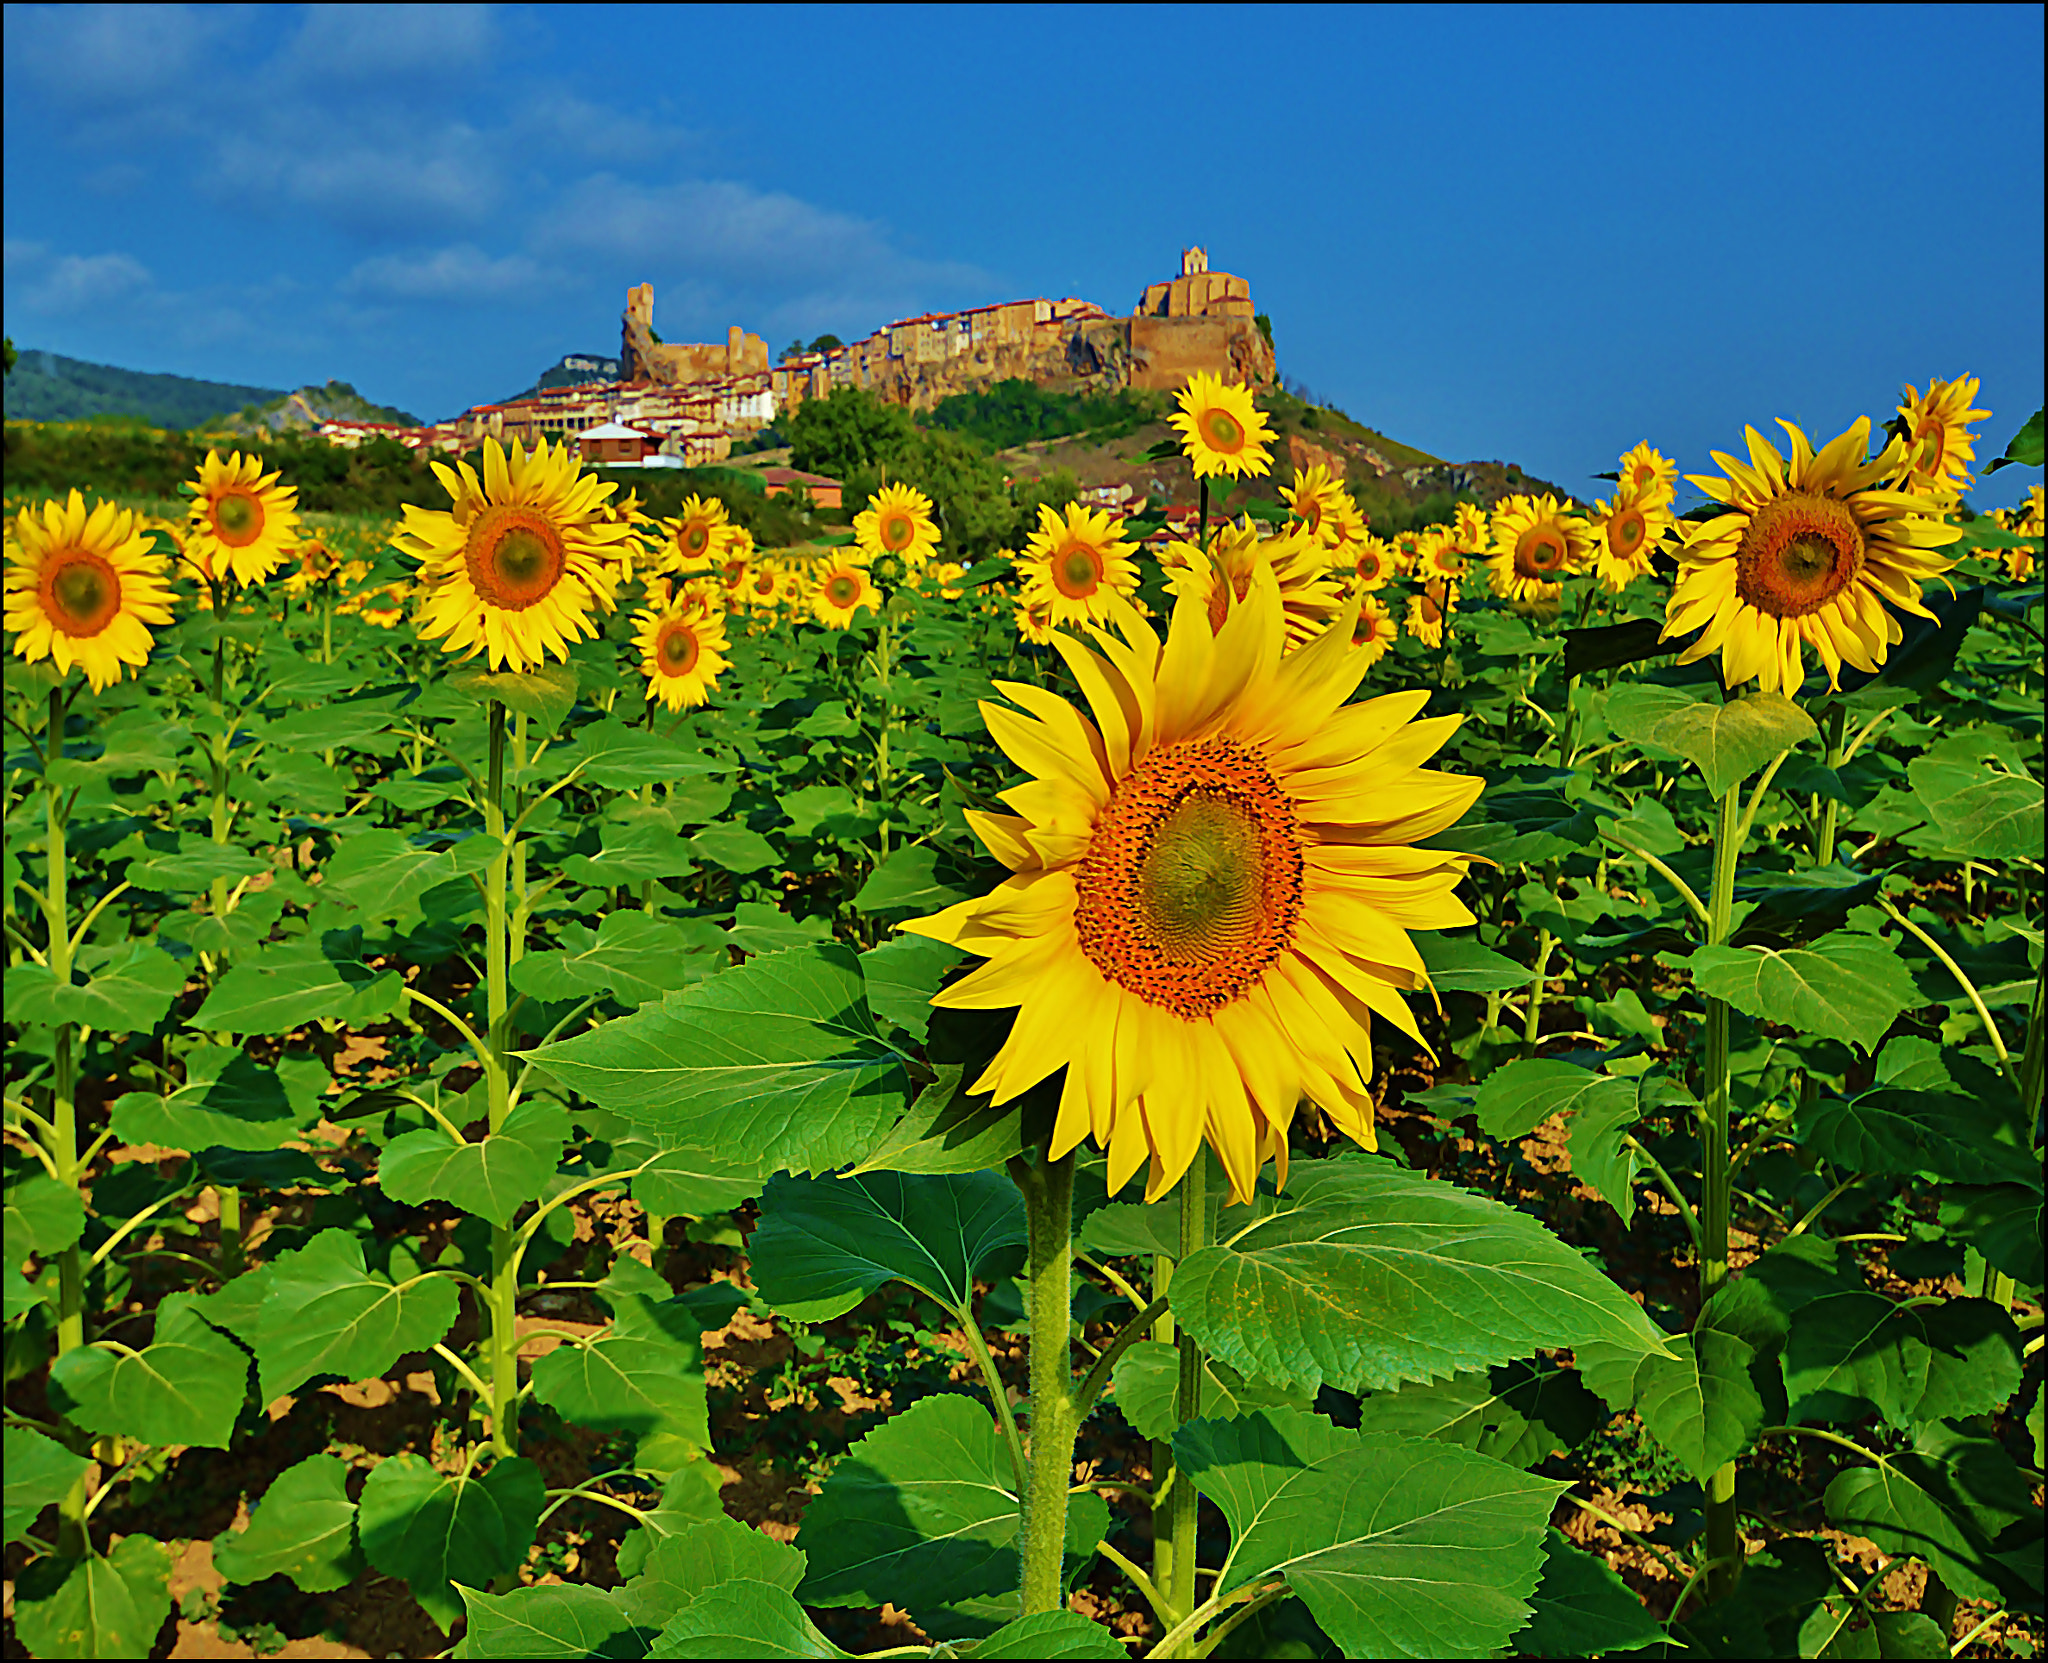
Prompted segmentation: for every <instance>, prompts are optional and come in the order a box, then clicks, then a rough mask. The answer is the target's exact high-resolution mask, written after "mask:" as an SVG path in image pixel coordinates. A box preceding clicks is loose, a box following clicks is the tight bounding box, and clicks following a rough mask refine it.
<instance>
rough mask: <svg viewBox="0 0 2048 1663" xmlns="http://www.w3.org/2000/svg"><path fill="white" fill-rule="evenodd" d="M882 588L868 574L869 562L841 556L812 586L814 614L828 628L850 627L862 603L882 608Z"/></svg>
mask: <svg viewBox="0 0 2048 1663" xmlns="http://www.w3.org/2000/svg"><path fill="white" fill-rule="evenodd" d="M881 604H882V592H881V591H880V590H879V589H877V588H876V587H875V585H874V580H873V579H872V578H870V577H869V576H868V572H867V568H866V567H865V566H858V565H855V564H854V563H853V562H852V561H851V560H841V561H837V562H835V563H834V564H833V565H830V566H827V567H826V568H825V570H824V571H822V572H820V573H819V574H818V580H817V582H816V583H815V584H813V585H812V587H811V616H813V617H814V618H816V619H817V620H818V622H819V623H821V624H823V625H824V626H825V627H826V628H827V629H846V628H848V627H849V626H850V625H851V624H852V623H853V615H854V614H855V613H856V612H858V611H859V610H860V609H861V608H862V607H866V608H867V609H868V610H869V611H870V612H874V611H878V610H880V608H881Z"/></svg>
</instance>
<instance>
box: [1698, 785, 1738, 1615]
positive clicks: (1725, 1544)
mask: <svg viewBox="0 0 2048 1663" xmlns="http://www.w3.org/2000/svg"><path fill="white" fill-rule="evenodd" d="M1741 810H1742V785H1741V782H1740V781H1737V782H1736V783H1735V784H1734V785H1731V786H1730V787H1729V788H1728V791H1727V793H1726V794H1725V795H1724V796H1723V797H1722V798H1721V815H1720V824H1719V826H1718V827H1717V828H1716V831H1715V835H1714V886H1713V890H1712V892H1711V894H1710V895H1709V898H1708V902H1707V906H1708V910H1709V913H1710V915H1711V916H1710V922H1709V925H1708V941H1709V943H1710V944H1711V945H1713V946H1717V947H1718V946H1722V945H1724V944H1725V943H1726V942H1727V940H1728V936H1729V933H1730V930H1729V921H1730V918H1731V915H1732V913H1733V911H1734V905H1735V862H1736V858H1737V856H1738V855H1739V854H1740V853H1741V843H1742V820H1741ZM1706 1004H1707V1020H1706V1059H1705V1064H1706V1065H1705V1079H1704V1081H1703V1082H1702V1083H1703V1085H1704V1087H1705V1090H1704V1092H1703V1093H1702V1098H1703V1102H1704V1104H1705V1107H1704V1110H1703V1112H1702V1115H1701V1121H1700V1144H1701V1148H1700V1303H1701V1304H1702V1305H1705V1304H1706V1302H1707V1301H1708V1300H1709V1299H1711V1298H1713V1297H1714V1295H1715V1294H1716V1293H1717V1292H1719V1291H1720V1288H1721V1286H1722V1284H1723V1283H1725V1282H1726V1281H1727V1280H1728V1219H1729V1211H1730V1206H1731V1203H1732V1200H1733V1186H1734V1170H1733V1167H1732V1165H1731V1163H1730V1160H1729V1139H1728V1119H1729V1107H1728V1098H1729V1079H1728V1004H1727V1001H1726V1000H1723V999H1714V998H1709V999H1708V1000H1707V1002H1706ZM1706 1512H1707V1557H1708V1558H1709V1559H1710V1560H1713V1561H1716V1562H1717V1563H1716V1565H1715V1568H1714V1569H1712V1570H1710V1571H1709V1572H1708V1574H1707V1597H1708V1598H1709V1599H1710V1600H1717V1599H1722V1598H1725V1597H1726V1596H1727V1595H1729V1594H1731V1593H1733V1592H1734V1590H1735V1584H1736V1582H1737V1580H1738V1579H1739V1578H1740V1576H1741V1573H1742V1552H1743V1548H1742V1535H1741V1530H1740V1527H1739V1525H1738V1524H1737V1521H1736V1517H1735V1463H1734V1462H1733V1461H1729V1462H1727V1463H1725V1464H1724V1465H1723V1466H1722V1467H1721V1468H1720V1469H1719V1470H1718V1471H1717V1472H1715V1473H1714V1474H1713V1476H1712V1477H1711V1478H1709V1479H1708V1481H1707V1508H1706Z"/></svg>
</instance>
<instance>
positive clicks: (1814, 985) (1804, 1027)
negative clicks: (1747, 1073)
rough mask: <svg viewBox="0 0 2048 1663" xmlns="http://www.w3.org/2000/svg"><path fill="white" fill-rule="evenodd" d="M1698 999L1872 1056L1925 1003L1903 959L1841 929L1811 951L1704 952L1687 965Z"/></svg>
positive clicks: (1743, 949) (1869, 939) (1887, 948)
mask: <svg viewBox="0 0 2048 1663" xmlns="http://www.w3.org/2000/svg"><path fill="white" fill-rule="evenodd" d="M1685 968H1686V969H1688V970H1690V971H1691V972H1692V979H1693V985H1694V986H1695V987H1697V988H1698V989H1699V990H1700V992H1701V993H1703V994H1706V995H1708V996H1709V997H1711V998H1715V999H1725V1000H1727V1001H1728V1003H1729V1004H1730V1005H1732V1006H1734V1007H1735V1009H1737V1010H1739V1011H1741V1012H1742V1014H1743V1015H1744V1016H1754V1017H1759V1018H1763V1019H1765V1020H1768V1021H1772V1022H1782V1023H1785V1024H1787V1025H1788V1026H1790V1027H1794V1028H1797V1029H1799V1030H1800V1031H1801V1032H1802V1033H1807V1034H1811V1035H1814V1036H1816V1037H1819V1038H1824V1039H1846V1040H1851V1041H1853V1042H1854V1043H1856V1044H1857V1045H1860V1046H1862V1047H1863V1049H1864V1050H1865V1051H1875V1050H1876V1049H1877V1044H1878V1041H1879V1040H1881V1039H1883V1038H1884V1036H1885V1031H1886V1030H1887V1029H1889V1028H1890V1027H1891V1025H1892V1021H1893V1019H1894V1018H1896V1017H1897V1016H1898V1014H1899V1013H1900V1012H1901V1011H1903V1010H1907V1009H1909V1008H1911V1007H1912V1006H1915V1005H1917V1004H1919V1003H1920V995H1919V993H1918V991H1917V990H1916V989H1915V988H1914V986H1913V978H1912V975H1911V974H1910V973H1909V972H1908V971H1907V969H1906V967H1905V965H1904V964H1902V963H1901V962H1900V961H1899V956H1898V952H1897V950H1896V949H1895V948H1893V947H1892V946H1890V945H1889V944H1888V943H1886V942H1882V941H1879V940H1878V939H1877V938H1876V937H1875V936H1868V935H1859V934H1856V933H1854V932H1853V931H1849V930H1837V931H1835V932H1834V933H1833V934H1831V935H1825V936H1822V937H1821V938H1820V940H1819V941H1817V942H1815V943H1814V944H1813V945H1812V946H1811V947H1788V948H1785V949H1783V950H1782V951H1781V950H1779V949H1777V948H1772V947H1700V948H1697V949H1695V950H1694V952H1693V954H1692V956H1691V957H1690V958H1688V959H1687V960H1686V961H1685Z"/></svg>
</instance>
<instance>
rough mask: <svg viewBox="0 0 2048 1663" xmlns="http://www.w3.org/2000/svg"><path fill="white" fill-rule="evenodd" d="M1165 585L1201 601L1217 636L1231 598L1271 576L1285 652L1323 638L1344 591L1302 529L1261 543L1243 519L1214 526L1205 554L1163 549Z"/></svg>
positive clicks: (1184, 546)
mask: <svg viewBox="0 0 2048 1663" xmlns="http://www.w3.org/2000/svg"><path fill="white" fill-rule="evenodd" d="M1162 564H1164V565H1165V567H1166V579H1167V583H1168V584H1169V586H1170V587H1171V588H1172V590H1173V592H1174V593H1175V594H1176V595H1183V596H1193V597H1195V598H1197V599H1199V600H1200V601H1201V603H1202V605H1203V607H1204V608H1206V610H1207V612H1208V615H1209V624H1210V627H1211V628H1212V629H1216V630H1221V629H1222V628H1223V620H1224V617H1225V615H1226V614H1227V612H1228V611H1229V608H1230V601H1231V599H1232V597H1233V596H1234V597H1235V598H1236V599H1237V600H1240V601H1242V600H1243V599H1244V598H1245V596H1246V595H1248V594H1250V593H1251V588H1252V581H1253V578H1254V575H1255V574H1256V573H1258V572H1259V571H1262V570H1263V571H1269V572H1271V573H1272V574H1273V578H1274V581H1275V582H1276V584H1277V585H1278V587H1279V591H1280V605H1281V611H1282V614H1283V616H1284V617H1285V619H1286V623H1287V650H1288V651H1289V652H1292V651H1293V650H1294V649H1295V648H1296V647H1299V646H1301V645H1302V644H1303V643H1304V642H1306V641H1309V640H1311V639H1312V638H1314V637H1315V636H1318V635H1320V634H1322V633H1323V631H1324V630H1326V629H1328V628H1329V627H1330V621H1331V620H1332V619H1333V618H1335V617H1336V616H1337V614H1338V613H1339V612H1341V611H1342V610H1343V609H1344V589H1343V585H1342V584H1341V583H1340V582H1339V581H1338V580H1337V579H1336V578H1335V577H1333V576H1332V575H1331V572H1330V566H1329V557H1328V556H1327V555H1326V554H1325V553H1324V551H1323V548H1322V545H1321V544H1319V543H1318V542H1316V540H1315V539H1314V538H1313V537H1311V536H1310V535H1309V534H1308V532H1307V530H1306V529H1305V528H1304V527H1301V526H1296V527H1295V528H1294V529H1293V530H1292V531H1289V532H1286V533H1284V534H1283V535H1281V536H1278V537H1262V536H1261V535H1260V534H1259V527H1258V524H1257V522H1255V521H1254V520H1253V519H1252V517H1251V516H1250V515H1249V514H1247V515H1246V516H1245V517H1244V518H1243V519H1242V520H1241V521H1239V522H1238V523H1237V524H1236V525H1222V526H1218V527H1217V528H1216V530H1215V531H1214V532H1213V533H1211V535H1210V537H1209V553H1208V556H1207V558H1204V557H1203V554H1202V551H1201V550H1200V549H1199V548H1198V547H1197V546H1196V545H1195V544H1193V543H1185V542H1174V543H1169V544H1167V546H1166V551H1165V554H1164V556H1163V559H1162Z"/></svg>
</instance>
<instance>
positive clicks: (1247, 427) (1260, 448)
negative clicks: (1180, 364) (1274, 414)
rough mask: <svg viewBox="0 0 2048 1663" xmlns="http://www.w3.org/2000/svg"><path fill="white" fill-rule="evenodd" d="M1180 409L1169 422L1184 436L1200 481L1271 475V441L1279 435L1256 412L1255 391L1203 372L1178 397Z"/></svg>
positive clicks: (1184, 448)
mask: <svg viewBox="0 0 2048 1663" xmlns="http://www.w3.org/2000/svg"><path fill="white" fill-rule="evenodd" d="M1178 399H1179V404H1180V408H1179V409H1178V410H1176V411H1175V412H1174V413H1173V414H1172V415H1171V416H1169V417H1167V420H1168V421H1170V422H1172V423H1173V425H1174V426H1175V427H1176V428H1178V429H1179V430H1180V440H1181V450H1182V452H1183V453H1184V454H1185V455H1186V457H1187V459H1188V461H1189V462H1190V463H1191V464H1192V465H1193V467H1194V470H1195V476H1196V477H1197V478H1198V479H1207V478H1209V477H1210V476H1211V475H1213V474H1228V475H1230V477H1231V478H1232V479H1241V478H1243V477H1244V476H1245V475H1246V474H1251V475H1254V476H1257V475H1260V474H1263V473H1265V472H1266V471H1267V470H1268V469H1270V468H1271V467H1272V466H1273V455H1272V452H1270V451H1269V450H1267V449H1266V441H1267V440H1268V439H1270V438H1272V437H1273V429H1272V427H1271V425H1270V424H1269V423H1268V422H1267V420H1266V418H1265V417H1264V416H1263V415H1261V414H1260V413H1259V412H1258V411H1257V410H1256V409H1254V408H1253V406H1252V391H1251V389H1250V388H1249V387H1245V386H1239V385H1235V384H1233V383H1230V382H1227V381H1225V380H1224V379H1223V378H1222V377H1221V376H1217V375H1210V374H1209V373H1207V372H1206V371H1197V372H1196V374H1195V375H1194V376H1193V377H1192V378H1191V379H1190V380H1189V382H1188V384H1187V385H1186V386H1185V387H1183V388H1182V389H1181V390H1180V393H1179V395H1178Z"/></svg>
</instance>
